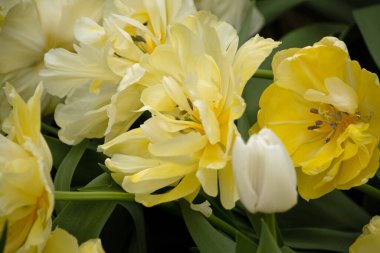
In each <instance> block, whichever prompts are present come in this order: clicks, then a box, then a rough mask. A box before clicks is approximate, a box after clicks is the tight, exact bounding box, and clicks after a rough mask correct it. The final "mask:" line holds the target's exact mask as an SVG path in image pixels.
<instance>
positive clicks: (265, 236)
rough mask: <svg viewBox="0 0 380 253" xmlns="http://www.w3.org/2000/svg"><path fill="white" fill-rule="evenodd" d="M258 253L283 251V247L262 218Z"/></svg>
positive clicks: (278, 252) (279, 252)
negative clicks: (278, 243)
mask: <svg viewBox="0 0 380 253" xmlns="http://www.w3.org/2000/svg"><path fill="white" fill-rule="evenodd" d="M257 253H281V249H280V248H279V247H278V245H277V242H276V240H275V239H274V238H273V236H272V233H271V232H270V231H269V228H268V226H267V224H266V223H265V222H264V220H261V232H260V241H259V247H258V249H257Z"/></svg>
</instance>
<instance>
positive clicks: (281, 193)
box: [232, 128, 297, 213]
mask: <svg viewBox="0 0 380 253" xmlns="http://www.w3.org/2000/svg"><path fill="white" fill-rule="evenodd" d="M232 167H233V171H234V175H235V180H236V185H237V189H238V193H239V196H240V200H241V202H242V203H243V205H244V206H245V207H246V208H247V210H248V211H250V212H252V213H255V212H263V213H274V212H282V211H286V210H288V209H290V208H291V207H293V206H294V205H295V204H296V203H297V189H296V188H297V177H296V172H295V170H294V167H293V163H292V160H291V158H290V157H289V154H288V153H287V151H286V149H285V147H284V145H283V144H282V142H281V141H280V139H279V138H278V137H277V136H276V135H275V134H274V133H273V132H272V131H271V130H269V129H266V128H263V129H262V130H261V131H260V132H259V133H258V134H254V135H252V136H251V137H250V138H249V140H248V142H247V143H244V141H243V139H242V138H241V137H240V136H238V137H236V140H235V144H234V147H233V151H232Z"/></svg>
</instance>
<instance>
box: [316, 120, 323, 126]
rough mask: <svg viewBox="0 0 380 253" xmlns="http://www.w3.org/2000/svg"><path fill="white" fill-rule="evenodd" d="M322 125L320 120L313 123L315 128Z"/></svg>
mask: <svg viewBox="0 0 380 253" xmlns="http://www.w3.org/2000/svg"><path fill="white" fill-rule="evenodd" d="M322 124H323V122H322V120H317V121H315V125H316V126H320V125H322Z"/></svg>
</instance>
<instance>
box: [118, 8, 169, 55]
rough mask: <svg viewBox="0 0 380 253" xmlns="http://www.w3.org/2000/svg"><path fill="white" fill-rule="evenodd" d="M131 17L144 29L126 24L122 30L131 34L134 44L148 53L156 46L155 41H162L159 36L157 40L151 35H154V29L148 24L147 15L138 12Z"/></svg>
mask: <svg viewBox="0 0 380 253" xmlns="http://www.w3.org/2000/svg"><path fill="white" fill-rule="evenodd" d="M133 17H134V19H136V20H138V21H140V22H141V24H142V25H143V26H145V28H146V29H141V27H138V26H134V25H126V26H125V27H124V30H125V31H126V32H128V33H129V34H130V35H131V38H132V40H133V42H134V44H135V45H136V46H137V47H138V48H139V49H140V50H141V51H142V52H143V53H148V54H150V53H152V52H153V50H154V49H155V48H156V45H157V43H159V42H162V41H160V39H161V38H157V39H158V40H157V39H156V38H152V37H151V36H154V31H153V27H152V25H151V24H150V21H149V17H148V16H147V14H142V13H139V14H136V15H134V16H133Z"/></svg>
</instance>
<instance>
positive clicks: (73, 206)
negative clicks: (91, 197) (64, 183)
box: [53, 175, 117, 243]
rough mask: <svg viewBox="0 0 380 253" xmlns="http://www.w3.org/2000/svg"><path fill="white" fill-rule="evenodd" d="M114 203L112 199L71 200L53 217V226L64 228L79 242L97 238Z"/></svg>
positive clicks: (103, 177)
mask: <svg viewBox="0 0 380 253" xmlns="http://www.w3.org/2000/svg"><path fill="white" fill-rule="evenodd" d="M105 178H106V176H105V175H101V176H99V177H97V178H95V179H94V180H93V181H92V182H90V183H89V184H87V185H86V187H89V188H90V187H96V186H98V184H100V183H103V182H104V180H106V179H105ZM116 205H117V202H114V201H99V202H96V201H71V202H69V203H68V204H67V205H66V206H65V207H64V208H63V209H62V211H61V212H60V213H59V214H58V216H57V217H56V218H55V219H54V221H53V226H54V227H56V226H59V227H61V228H64V229H66V230H67V231H68V232H69V233H71V234H72V235H74V236H75V237H76V238H77V239H78V241H79V242H80V243H81V242H84V241H86V240H88V239H91V238H97V237H99V235H100V232H101V231H102V229H103V227H104V225H105V223H106V222H107V220H108V218H109V217H110V215H111V214H112V212H113V210H114V209H115V207H116Z"/></svg>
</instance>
